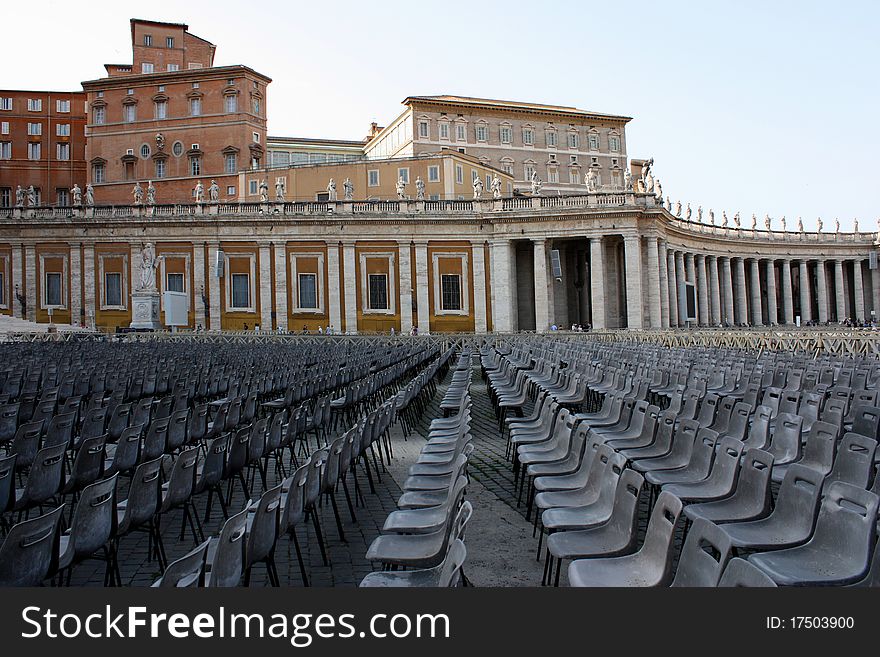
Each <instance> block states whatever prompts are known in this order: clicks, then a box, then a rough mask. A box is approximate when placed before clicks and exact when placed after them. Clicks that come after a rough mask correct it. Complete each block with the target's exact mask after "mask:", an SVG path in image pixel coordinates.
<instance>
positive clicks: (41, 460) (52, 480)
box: [13, 445, 67, 511]
mask: <svg viewBox="0 0 880 657" xmlns="http://www.w3.org/2000/svg"><path fill="white" fill-rule="evenodd" d="M66 447H67V446H66V445H55V446H54V447H45V448H43V449H41V450H40V451H39V452H37V455H36V457H34V463H33V465H32V466H31V471H30V472H29V473H28V478H27V481H26V482H25V485H24V488H20V489H17V490H16V491H15V506H14V507H13V510H14V511H26V510H28V509H31V508H33V507H35V506H40V505H41V504H45V503H46V502H48V501H49V500H50V499H51V498H53V497H55V495H57V494H58V492H59V491H60V490H61V489H62V488H63V487H64V453H65V451H66Z"/></svg>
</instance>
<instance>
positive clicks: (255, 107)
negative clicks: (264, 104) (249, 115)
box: [254, 98, 260, 114]
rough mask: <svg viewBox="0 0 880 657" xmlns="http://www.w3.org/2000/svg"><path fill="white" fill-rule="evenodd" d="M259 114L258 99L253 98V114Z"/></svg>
mask: <svg viewBox="0 0 880 657" xmlns="http://www.w3.org/2000/svg"><path fill="white" fill-rule="evenodd" d="M259 113H260V99H259V98H254V114H259Z"/></svg>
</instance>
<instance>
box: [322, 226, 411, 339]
mask: <svg viewBox="0 0 880 657" xmlns="http://www.w3.org/2000/svg"><path fill="white" fill-rule="evenodd" d="M352 276H353V274H352ZM327 316H328V317H329V318H330V327H331V328H332V329H333V332H334V333H342V290H340V289H339V244H338V243H336V244H334V243H328V244H327ZM410 321H412V303H410Z"/></svg>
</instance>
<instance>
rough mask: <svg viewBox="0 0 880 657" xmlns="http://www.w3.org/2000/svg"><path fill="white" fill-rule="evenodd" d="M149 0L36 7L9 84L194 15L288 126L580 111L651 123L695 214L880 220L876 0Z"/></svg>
mask: <svg viewBox="0 0 880 657" xmlns="http://www.w3.org/2000/svg"><path fill="white" fill-rule="evenodd" d="M148 6H149V10H147V9H138V10H137V11H138V12H139V15H132V11H134V10H132V9H131V8H130V6H129V3H120V2H105V1H104V0H88V2H87V3H86V4H85V5H84V4H83V3H72V2H66V1H65V2H58V1H43V2H37V3H36V4H35V5H23V4H21V3H19V4H18V5H16V7H15V8H13V9H11V11H12V15H11V16H10V15H9V14H8V13H7V17H8V18H10V24H16V25H24V24H30V25H31V26H33V29H20V30H7V31H6V33H4V35H3V51H4V56H3V59H4V60H5V61H4V64H3V65H2V66H0V88H9V89H51V90H67V89H78V88H80V87H79V85H80V82H82V81H83V80H91V79H95V78H99V77H102V76H103V75H104V69H103V65H104V64H105V63H120V64H122V63H130V62H131V45H130V39H131V36H130V29H129V19H130V18H135V17H136V18H147V19H152V20H161V21H168V22H182V23H187V24H188V25H189V27H190V31H191V32H192V33H193V34H196V35H198V36H200V37H203V38H205V39H207V40H209V41H211V42H213V43H215V44H216V45H217V54H216V58H215V64H217V65H229V64H244V65H247V66H249V67H251V68H253V69H255V70H257V71H259V72H261V73H263V74H265V75H268V76H269V77H271V78H272V79H273V82H272V84H271V85H270V86H269V90H268V94H267V109H268V119H269V134H270V135H273V136H303V137H334V138H341V139H361V138H363V137H364V136H365V135H366V133H367V128H368V127H369V124H370V122H371V121H376V122H378V123H379V124H380V125H385V124H387V123H388V122H390V121H391V120H392V119H393V118H394V117H395V116H397V115H398V114H399V113H400V111H401V109H402V106H401V104H400V102H401V101H402V100H403V99H404V98H405V97H406V96H410V95H433V94H457V95H465V96H479V97H487V98H502V99H509V100H521V101H532V102H541V103H550V104H559V105H573V106H576V107H579V108H582V109H586V110H591V111H597V112H605V113H614V114H623V115H626V116H631V117H633V120H632V121H631V122H630V123H629V124H628V126H627V128H626V140H627V154H628V156H629V157H630V158H646V157H653V158H654V162H655V164H654V171H655V175H656V176H657V177H658V178H659V179H660V180H661V182H662V184H663V190H664V194H667V195H669V196H670V197H671V199H672V201H673V202H675V201H676V200H681V202H682V203H683V204H687V203H688V202H690V203H691V205H692V207H693V209H694V211H696V208H697V207H698V206H702V207H703V208H704V211H705V212H706V213H708V210H709V208H713V209H714V210H715V214H716V215H717V216H718V217H720V216H721V210H726V211H727V212H728V214H729V215H730V216H731V217H732V216H733V214H734V213H736V212H737V211H738V212H740V213H741V215H742V217H743V224H744V225H746V226H748V225H750V221H751V220H750V217H751V215H752V213H755V214H757V216H758V218H759V222H758V223H759V225H761V226H763V217H764V215H765V214H769V215H770V216H771V217H773V218H776V221H778V218H779V217H780V216H782V215H785V216H786V217H787V219H788V226H789V229H792V227H793V226H794V225H795V223H796V221H797V219H796V218H797V217H798V216H802V217H803V219H804V224H805V226H807V227H808V228H809V227H811V226H815V218H816V217H822V219H823V222H824V224H825V227H826V228H825V230H828V229H829V227H833V225H834V219H835V218H839V219H840V222H841V226H842V230H846V229H847V228H850V227H851V226H852V225H853V218H855V217H858V218H859V222H860V227H861V229H862V230H876V226H877V223H876V222H877V220H878V219H880V202H878V199H880V195H878V194H877V193H876V190H877V187H878V185H877V180H876V179H875V178H874V177H873V176H874V175H876V173H877V168H878V167H877V164H876V155H877V154H878V153H880V121H878V107H880V85H878V81H877V65H878V62H880V38H878V36H877V35H878V34H880V29H878V28H880V2H877V1H876V0H861V1H856V0H839V1H838V2H827V0H826V1H823V2H813V1H812V0H810V1H805V2H794V1H792V2H788V1H782V0H777V1H770V0H764V1H763V2H759V1H753V0H745V1H737V2H730V1H728V2H716V1H714V0H704V1H702V2H696V1H694V0H692V1H691V2H683V1H676V0H667V1H664V2H658V1H657V0H654V1H651V2H648V1H642V0H631V1H629V2H627V3H625V4H624V3H616V2H615V3H608V2H606V3H599V2H559V1H556V0H543V1H542V2H521V1H519V0H511V1H508V2H495V1H494V0H483V1H482V2H479V3H474V2H460V1H459V0H445V1H444V2H442V3H433V2H421V1H419V0H414V1H410V2H398V1H385V0H374V1H373V2H363V1H355V2H350V1H347V0H346V1H342V0H340V1H335V0H324V1H323V2H300V1H298V0H293V1H289V2H275V1H274V0H263V1H262V2H259V3H257V4H256V5H253V6H251V5H249V3H241V2H237V1H236V2H232V1H228V0H211V1H207V2H206V1H203V0H187V2H185V3H184V2H180V0H177V1H166V0H153V1H152V2H150V3H149V5H148ZM251 7H253V9H252V8H251ZM16 11H21V12H22V15H21V16H20V17H16V16H15V13H16ZM25 12H26V15H25ZM35 43H40V44H55V46H54V47H53V46H50V47H37V48H35V47H34V44H35ZM67 44H72V45H71V47H68V45H67ZM9 53H20V54H21V57H22V58H23V59H24V61H25V62H26V65H25V66H13V65H11V62H12V61H13V60H11V59H8V57H9ZM59 54H60V56H61V57H63V59H61V60H60V61H59V59H58V57H59ZM832 229H833V228H832Z"/></svg>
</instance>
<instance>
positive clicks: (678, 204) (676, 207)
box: [675, 201, 681, 217]
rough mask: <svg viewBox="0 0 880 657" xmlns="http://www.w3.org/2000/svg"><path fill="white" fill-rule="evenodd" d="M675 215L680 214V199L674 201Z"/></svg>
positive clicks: (678, 215)
mask: <svg viewBox="0 0 880 657" xmlns="http://www.w3.org/2000/svg"><path fill="white" fill-rule="evenodd" d="M675 216H676V217H680V216H681V201H676V202H675Z"/></svg>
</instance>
